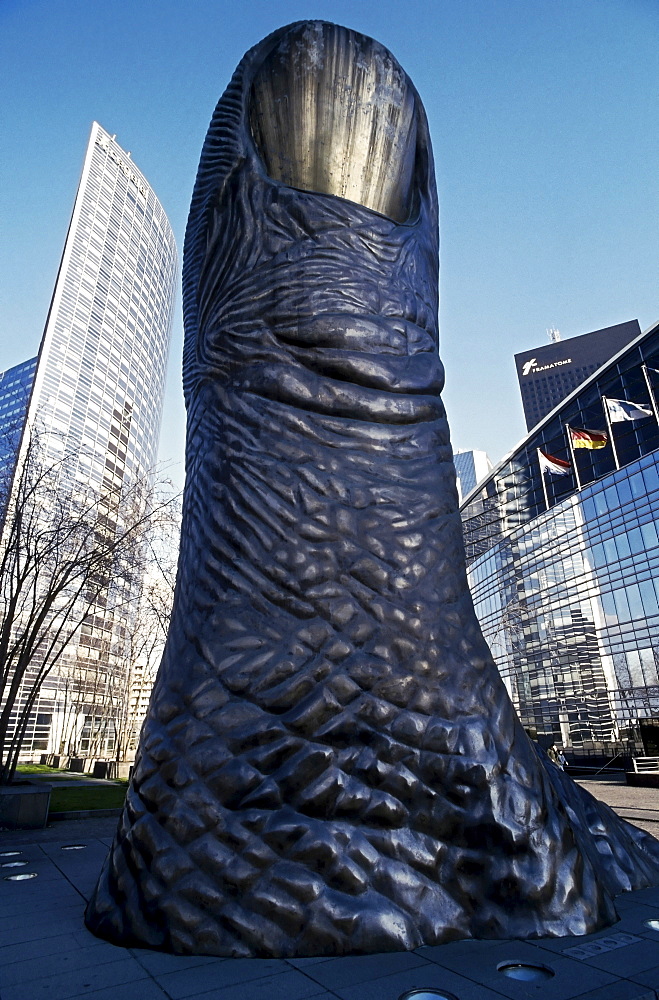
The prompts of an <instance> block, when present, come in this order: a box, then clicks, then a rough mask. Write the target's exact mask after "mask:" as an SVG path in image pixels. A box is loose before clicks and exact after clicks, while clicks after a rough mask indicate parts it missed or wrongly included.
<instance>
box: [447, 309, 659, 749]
mask: <svg viewBox="0 0 659 1000" xmlns="http://www.w3.org/2000/svg"><path fill="white" fill-rule="evenodd" d="M644 368H645V371H644ZM602 397H607V398H608V399H610V400H613V401H614V403H615V401H621V402H622V404H623V405H622V406H618V407H615V405H614V406H609V412H610V413H613V414H614V419H612V420H611V421H610V422H607V419H606V414H605V409H604V404H603V403H602ZM657 397H659V325H655V326H653V327H651V328H650V329H649V330H647V331H646V332H645V333H643V334H641V335H640V336H639V337H637V338H636V339H635V340H634V341H633V342H632V343H631V344H630V345H629V346H628V347H626V348H624V349H623V350H622V351H620V352H619V353H618V354H617V355H616V356H615V357H614V358H613V359H612V360H611V361H609V362H607V364H605V365H604V366H602V367H601V368H600V369H599V370H598V371H597V372H595V373H594V374H593V375H592V376H591V377H590V378H589V379H588V380H587V381H586V382H585V383H583V385H582V386H580V387H579V388H578V389H577V390H575V391H574V392H573V393H572V394H571V395H570V396H569V397H568V398H567V399H566V400H565V401H564V402H562V403H561V404H560V405H559V406H558V407H557V408H556V409H554V410H553V411H552V413H550V414H548V415H547V417H546V418H545V419H544V420H542V421H541V422H540V423H539V424H538V425H537V426H536V427H535V428H534V429H533V430H532V431H531V432H530V434H529V435H528V436H527V437H526V438H525V439H524V440H523V441H522V442H521V443H520V444H519V445H518V446H517V447H516V448H515V449H514V451H512V452H511V453H510V454H509V455H508V456H506V458H505V459H504V460H503V461H502V462H501V463H500V464H499V465H498V466H497V467H496V468H495V469H494V470H493V472H492V473H491V475H490V476H489V477H488V479H487V480H485V482H483V483H481V484H479V486H478V487H477V488H476V489H475V490H474V491H472V493H471V494H470V495H469V496H468V497H467V498H466V500H465V503H464V504H463V506H462V508H461V512H462V517H463V524H464V533H465V542H466V546H467V554H468V562H469V576H470V584H471V589H472V595H473V598H474V603H475V606H476V611H477V614H478V617H479V620H480V623H481V626H482V627H483V631H484V633H485V636H486V638H487V640H488V642H489V643H490V646H491V648H492V652H493V654H494V657H495V659H496V661H497V664H498V666H499V669H500V671H501V674H502V676H503V679H504V681H505V683H506V686H507V687H508V690H509V691H510V694H511V696H512V699H513V701H514V703H515V706H516V708H517V710H518V712H519V714H520V716H521V718H522V721H523V723H524V725H525V726H526V728H527V730H528V731H529V732H530V733H531V735H532V736H536V737H537V738H538V739H539V740H540V741H541V742H545V743H552V742H554V741H556V742H560V743H562V744H563V745H564V746H565V747H566V748H568V749H571V750H573V751H574V752H575V754H579V753H591V754H595V753H600V754H606V755H610V754H615V753H625V752H638V753H643V752H645V753H648V754H651V755H656V754H657V753H659V674H658V670H659V427H658V423H657V417H656V413H657V406H656V403H657ZM630 404H634V405H630ZM616 413H617V416H616ZM624 414H626V415H624ZM566 425H567V426H566ZM568 428H573V429H581V430H583V429H584V428H585V429H586V430H587V432H591V433H592V432H594V433H592V437H593V438H594V439H595V440H597V438H598V436H599V437H601V436H605V437H606V443H605V445H604V446H596V447H592V446H588V445H586V446H584V445H581V446H578V447H577V448H575V449H574V450H572V451H570V449H569V446H568V445H569V442H568V435H569V434H570V431H569V429H568ZM582 440H583V439H582ZM613 446H615V450H614V447H613ZM538 449H540V450H541V451H542V452H544V453H545V455H547V456H549V459H550V460H552V459H553V460H554V467H555V469H556V470H557V471H545V472H544V473H543V472H541V467H540V461H539V456H538ZM556 460H558V461H556ZM561 463H563V464H561ZM566 463H569V465H570V469H568V470H566V469H565V468H564V465H565V464H566ZM544 464H545V467H546V466H547V463H546V462H545V463H544ZM561 468H563V474H561V472H560V470H561ZM575 472H576V475H578V480H577V478H576V475H575ZM543 476H544V485H543Z"/></svg>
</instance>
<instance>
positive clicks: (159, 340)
mask: <svg viewBox="0 0 659 1000" xmlns="http://www.w3.org/2000/svg"><path fill="white" fill-rule="evenodd" d="M176 273H177V251H176V244H175V241H174V236H173V233H172V229H171V226H170V224H169V221H168V219H167V217H166V215H165V212H164V210H163V208H162V205H161V204H160V202H159V201H158V199H157V198H156V196H155V194H154V192H153V190H152V189H151V187H150V185H149V184H148V182H147V181H146V179H145V177H144V175H143V174H142V173H141V172H140V170H139V169H138V168H137V167H136V166H135V163H134V162H133V161H132V159H131V154H130V153H128V152H125V151H124V150H123V149H122V148H121V146H119V144H118V143H117V142H116V141H115V138H114V136H111V135H110V134H109V133H108V132H106V131H105V130H104V129H103V128H101V126H100V125H98V124H97V123H96V122H94V124H93V125H92V130H91V135H90V139H89V144H88V146H87V152H86V155H85V160H84V165H83V170H82V176H81V179H80V184H79V187H78V192H77V196H76V199H75V203H74V207H73V214H72V217H71V223H70V226H69V230H68V234H67V237H66V243H65V246H64V251H63V254H62V260H61V264H60V269H59V273H58V277H57V282H56V285H55V289H54V293H53V298H52V302H51V306H50V310H49V314H48V319H47V322H46V327H45V331H44V335H43V339H42V342H41V348H40V352H39V356H38V359H32V360H31V361H28V362H25V364H24V365H23V366H21V365H19V366H17V368H16V369H12V372H15V373H18V372H19V369H20V371H21V372H22V376H21V377H22V380H23V386H24V387H27V385H28V381H29V380H30V379H33V381H34V386H33V390H32V393H31V398H30V401H29V406H26V407H24V410H23V413H21V411H20V405H19V402H18V397H17V401H16V407H15V410H14V411H11V414H10V405H9V404H8V405H7V420H8V421H10V420H14V421H15V423H16V420H17V424H18V425H21V424H22V423H25V420H26V422H27V427H28V428H30V430H33V429H36V431H37V432H38V434H39V443H40V449H41V454H42V455H43V460H44V461H46V462H47V463H59V464H60V467H61V470H62V471H61V489H62V490H63V491H66V490H68V491H69V493H71V492H72V491H73V490H75V488H76V487H75V484H76V483H80V484H81V486H82V487H83V488H87V487H91V488H92V489H93V490H95V491H96V492H97V494H98V495H99V496H106V497H107V496H109V495H115V496H119V494H120V491H121V488H122V485H123V484H128V483H130V482H135V481H136V480H138V479H140V478H143V477H144V476H145V475H146V474H147V473H148V471H149V470H151V469H152V468H153V467H154V465H155V462H156V458H157V451H158V437H159V433H160V422H161V416H162V405H163V395H164V388H165V371H166V365H167V355H168V351H169V342H170V335H171V324H172V316H173V306H174V293H175V280H176ZM30 366H32V368H31V369H30ZM9 374H10V373H7V375H9ZM16 382H17V385H18V384H19V382H20V379H19V377H18V375H17V376H16ZM26 395H29V393H27V394H26V393H25V392H24V393H23V396H22V397H21V398H25V396H26ZM12 398H13V397H12ZM2 399H3V395H2V382H1V381H0V407H1V406H2ZM3 413H4V411H2V410H1V409H0V416H2V417H3V423H4V422H5V420H4V416H3ZM17 418H18V419H17ZM12 426H15V424H12ZM21 429H22V427H21ZM28 437H29V435H27V434H25V435H24V437H23V440H27V438H28ZM19 460H20V454H19ZM119 634H120V633H119V632H118V625H117V621H116V620H115V619H114V618H113V616H112V615H111V614H109V613H108V614H106V613H104V612H103V609H99V610H98V613H97V614H95V615H94V616H93V623H90V624H89V625H84V626H83V628H82V630H81V633H80V637H79V640H78V642H77V645H76V648H75V649H73V650H72V651H71V657H72V658H73V660H74V662H75V663H76V664H77V666H78V668H79V669H78V675H79V676H86V675H85V669H86V668H85V664H87V665H89V666H90V667H91V668H92V669H93V670H95V669H96V667H95V664H96V665H97V664H98V662H99V658H101V659H102V658H103V657H108V662H107V664H106V667H107V669H106V670H105V671H100V672H99V671H97V672H96V678H98V676H101V677H103V676H105V678H106V679H107V678H108V677H111V675H112V669H113V665H112V662H111V655H112V654H111V652H108V651H112V650H113V649H116V646H117V641H118V638H119ZM81 664H82V666H80V665H81ZM83 668H84V669H83ZM76 684H78V682H77V681H76ZM76 684H74V685H73V686H72V682H71V677H70V676H69V678H68V679H67V681H66V683H65V682H64V681H63V680H62V676H60V675H58V676H53V675H51V676H50V677H48V679H47V681H46V683H45V684H44V686H43V688H42V690H41V695H40V698H39V700H38V703H37V704H36V705H35V707H34V712H33V715H32V719H31V723H30V726H29V728H28V732H27V735H26V739H25V742H24V750H25V752H26V753H28V754H29V753H30V752H34V751H35V750H51V751H57V752H59V750H60V747H63V745H64V744H65V743H67V741H68V742H69V743H71V745H73V744H76V745H77V747H78V750H83V751H84V749H85V746H84V745H83V744H84V740H85V739H86V740H87V747H88V748H89V747H90V745H91V743H90V741H92V739H93V740H94V741H95V744H96V750H97V751H98V755H103V754H108V753H112V752H113V749H114V742H113V741H114V730H113V727H114V723H115V722H116V720H113V719H112V718H109V719H106V718H105V716H104V718H103V720H102V729H103V733H99V724H100V723H99V713H97V710H96V707H95V705H96V702H97V701H98V700H99V699H105V704H106V706H107V688H105V689H102V688H103V685H99V684H98V681H97V679H96V680H95V681H94V684H95V691H94V692H93V693H89V694H88V696H87V695H84V697H82V698H81V697H80V689H79V685H78V687H77V688H76V691H75V692H74V691H73V688H74V687H76ZM65 688H66V690H64V689H65ZM72 692H73V693H74V694H76V698H74V702H75V704H73V703H72ZM76 692H77V693H76ZM90 692H91V688H90ZM83 694H84V692H83ZM72 711H75V712H76V713H77V718H76V719H75V720H72V716H71V713H72ZM103 711H104V713H105V715H107V714H108V713H107V709H106V708H105V709H104V710H103ZM105 729H107V735H106V734H105ZM63 752H66V750H65V749H64V750H63Z"/></svg>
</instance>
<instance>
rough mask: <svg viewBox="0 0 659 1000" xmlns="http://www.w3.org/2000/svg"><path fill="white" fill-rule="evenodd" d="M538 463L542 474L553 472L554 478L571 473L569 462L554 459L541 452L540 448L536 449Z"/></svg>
mask: <svg viewBox="0 0 659 1000" xmlns="http://www.w3.org/2000/svg"><path fill="white" fill-rule="evenodd" d="M538 461H539V463H540V471H541V472H542V473H545V472H553V473H554V475H556V476H567V475H569V474H570V472H572V465H571V464H570V462H566V461H565V460H564V459H562V458H555V457H554V456H553V455H548V454H547V453H546V452H544V451H541V450H540V448H538Z"/></svg>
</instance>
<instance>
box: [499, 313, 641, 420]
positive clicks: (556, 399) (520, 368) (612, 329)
mask: <svg viewBox="0 0 659 1000" xmlns="http://www.w3.org/2000/svg"><path fill="white" fill-rule="evenodd" d="M640 332H641V328H640V326H639V325H638V320H637V319H633V320H629V322H627V323H618V324H617V325H616V326H607V327H606V328H605V329H603V330H594V331H593V332H592V333H585V334H583V335H582V336H580V337H570V338H568V339H567V340H557V341H554V342H552V343H551V344H545V345H544V346H542V347H536V348H534V349H533V350H532V351H523V352H522V353H521V354H516V355H515V365H516V366H517V378H518V380H519V388H520V392H521V394H522V405H523V407H524V417H525V419H526V429H527V430H531V428H532V427H535V425H536V424H537V423H538V422H539V421H540V420H542V418H543V417H546V416H547V414H548V413H551V411H552V410H553V409H554V408H555V407H556V406H558V405H559V403H562V402H563V400H564V399H565V398H566V397H567V396H569V395H570V393H571V392H572V391H573V390H574V389H576V388H577V386H579V385H581V383H582V382H584V381H585V380H586V379H587V378H588V377H589V376H590V375H592V373H593V372H594V371H596V370H597V369H598V368H600V367H601V366H602V365H603V364H606V362H607V361H610V360H611V358H612V357H613V356H614V354H617V353H618V351H621V350H622V349H623V348H624V347H627V345H628V344H630V343H631V342H632V340H634V339H635V338H636V337H638V336H639V334H640Z"/></svg>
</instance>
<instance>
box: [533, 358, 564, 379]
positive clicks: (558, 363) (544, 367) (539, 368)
mask: <svg viewBox="0 0 659 1000" xmlns="http://www.w3.org/2000/svg"><path fill="white" fill-rule="evenodd" d="M571 364H572V358H564V359H563V361H552V363H551V364H550V365H539V364H538V362H537V361H536V359H535V358H531V360H530V361H525V362H524V364H523V365H522V375H535V374H536V373H537V372H546V371H548V370H549V369H550V368H560V366H561V365H571Z"/></svg>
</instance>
